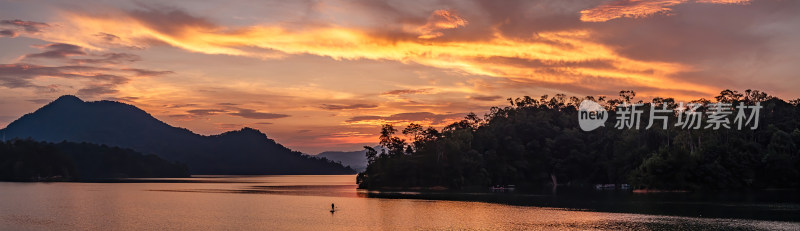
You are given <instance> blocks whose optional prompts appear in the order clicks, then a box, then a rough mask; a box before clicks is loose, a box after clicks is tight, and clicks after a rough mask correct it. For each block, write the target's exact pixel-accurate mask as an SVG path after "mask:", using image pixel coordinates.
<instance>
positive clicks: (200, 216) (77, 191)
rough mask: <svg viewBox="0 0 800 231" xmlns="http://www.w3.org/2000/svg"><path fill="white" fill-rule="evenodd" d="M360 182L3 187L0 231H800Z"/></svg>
mask: <svg viewBox="0 0 800 231" xmlns="http://www.w3.org/2000/svg"><path fill="white" fill-rule="evenodd" d="M354 179H355V176H352V175H348V176H258V177H198V178H192V179H190V180H182V179H175V180H159V181H158V182H154V181H142V182H134V183H7V182H0V230H76V229H81V230H85V229H92V230H163V229H182V230H442V229H446V230H463V229H467V230H498V229H500V230H507V229H512V230H519V229H534V230H541V229H560V230H563V229H576V230H587V229H590V230H591V229H601V230H602V229H607V230H619V229H632V230H647V229H650V230H663V229H740V230H759V229H769V230H774V229H779V230H780V229H782V230H800V223H797V222H786V221H763V220H749V219H720V218H698V217H681V216H661V215H642V214H632V213H619V212H616V213H607V212H593V211H585V210H581V211H577V210H574V209H559V208H544V207H535V206H518V205H508V204H502V203H485V202H473V201H448V200H423V199H390V198H375V197H374V194H371V193H368V192H365V191H359V190H357V189H356V186H355V185H354V183H353V182H354ZM331 203H335V204H336V206H337V209H338V211H337V212H336V213H333V214H332V213H330V212H329V210H330V204H331ZM791 209H793V208H789V210H791ZM787 211H788V210H787Z"/></svg>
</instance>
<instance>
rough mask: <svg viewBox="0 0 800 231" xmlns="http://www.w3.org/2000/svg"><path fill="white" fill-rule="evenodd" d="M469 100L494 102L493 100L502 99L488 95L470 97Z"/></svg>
mask: <svg viewBox="0 0 800 231" xmlns="http://www.w3.org/2000/svg"><path fill="white" fill-rule="evenodd" d="M469 98H470V99H472V100H477V101H495V100H498V99H502V98H503V97H502V96H499V95H489V96H483V95H474V96H470V97H469Z"/></svg>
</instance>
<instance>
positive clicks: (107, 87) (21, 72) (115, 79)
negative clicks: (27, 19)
mask: <svg viewBox="0 0 800 231" xmlns="http://www.w3.org/2000/svg"><path fill="white" fill-rule="evenodd" d="M136 76H141V75H131V74H130V71H124V70H118V69H114V68H106V67H93V66H75V65H72V66H41V65H33V64H24V63H22V64H0V86H3V87H7V88H34V89H37V90H40V91H46V92H54V91H56V90H57V89H58V88H59V87H58V86H55V85H47V86H45V85H39V84H35V83H34V82H35V79H36V78H38V77H57V78H64V79H69V80H75V81H87V82H90V84H89V85H87V86H85V87H83V88H81V89H79V90H78V92H77V93H76V94H78V95H81V96H95V95H102V94H112V93H116V92H117V90H116V87H117V86H118V85H121V84H126V83H128V82H129V81H130V78H132V77H136Z"/></svg>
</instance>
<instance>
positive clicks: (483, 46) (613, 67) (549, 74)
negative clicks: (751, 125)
mask: <svg viewBox="0 0 800 231" xmlns="http://www.w3.org/2000/svg"><path fill="white" fill-rule="evenodd" d="M661 2H662V5H663V4H666V3H663V2H669V1H661ZM672 2H682V1H672ZM676 4H677V3H676ZM644 5H645V6H646V5H648V4H644ZM656 5H658V4H656ZM651 7H654V6H652V5H651ZM642 12H646V11H642ZM122 15H124V16H114V17H110V16H99V15H90V14H78V13H67V14H65V19H66V20H67V21H66V22H63V23H61V26H60V27H59V28H60V29H59V30H53V31H50V32H49V33H45V35H43V36H45V37H46V38H45V39H47V40H49V41H59V42H70V43H73V44H78V45H82V46H84V47H87V48H90V49H91V48H94V49H102V44H106V43H108V40H107V39H103V38H102V37H98V36H96V35H97V34H100V33H103V34H108V35H113V36H115V38H117V39H115V40H114V41H115V42H116V43H117V45H120V46H126V47H147V46H152V45H154V44H168V45H171V46H175V47H179V48H182V49H185V50H188V51H192V52H198V53H205V54H226V55H236V56H248V57H257V58H281V57H284V56H286V55H294V54H312V55H318V56H325V57H331V58H333V59H336V60H341V59H347V60H357V59H369V60H392V61H399V62H403V63H417V64H422V65H425V66H431V67H436V68H443V69H449V70H455V71H460V72H464V73H467V74H473V75H485V76H492V77H501V78H510V79H519V80H524V81H527V82H536V83H542V84H551V85H552V84H560V85H576V84H582V83H583V81H584V80H585V79H599V80H603V81H611V82H615V83H617V84H625V85H627V86H630V87H631V88H636V87H642V88H651V89H660V90H665V91H673V90H674V91H678V90H680V91H685V90H690V91H694V92H704V93H709V94H711V93H713V92H714V91H716V90H717V89H714V88H711V87H708V86H705V85H702V84H696V83H684V82H676V81H674V80H671V78H670V76H673V75H676V74H677V73H680V72H684V71H690V70H691V69H692V68H691V67H689V66H686V65H683V64H677V63H666V62H656V61H640V60H634V59H630V58H626V57H623V56H621V55H619V54H618V53H616V52H615V51H614V49H613V48H612V47H608V46H605V45H603V44H600V43H596V42H593V41H592V36H593V32H591V31H588V30H568V31H557V32H541V33H538V34H537V35H536V36H532V37H530V38H509V37H505V36H504V35H502V34H501V33H495V34H494V35H493V37H492V38H491V39H488V40H479V41H435V40H428V39H418V38H414V37H410V36H409V37H402V36H398V37H393V38H387V37H384V36H379V35H375V34H373V33H370V31H365V30H359V29H355V28H346V27H340V26H335V25H330V26H318V27H313V28H303V29H286V28H283V27H280V26H272V25H255V26H249V27H240V28H227V27H223V26H218V25H214V24H211V23H208V22H205V21H203V20H202V19H198V18H193V17H191V16H188V15H181V14H180V13H175V12H149V13H147V14H143V13H137V14H130V13H129V14H124V13H123V14H122ZM153 15H155V16H153ZM174 15H178V16H180V17H175V16H174ZM169 17H175V18H169ZM154 18H155V19H158V22H160V23H152V21H153V20H154ZM427 25H428V26H427V27H429V28H430V29H432V30H431V31H435V30H433V29H436V28H454V27H458V26H459V25H466V21H465V20H463V19H462V18H460V17H459V16H457V15H455V14H453V13H452V12H449V11H436V12H434V14H433V16H431V19H429V22H428V24H427ZM98 44H99V45H98ZM253 48H258V49H253ZM585 63H588V64H587V65H581V64H585ZM591 63H602V65H591ZM588 87H589V88H590V89H593V90H599V89H602V86H599V85H589V86H588Z"/></svg>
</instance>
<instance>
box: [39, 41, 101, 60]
mask: <svg viewBox="0 0 800 231" xmlns="http://www.w3.org/2000/svg"><path fill="white" fill-rule="evenodd" d="M37 47H39V48H42V49H44V50H45V51H44V52H42V53H35V54H27V55H25V58H26V59H27V58H48V59H63V58H67V57H69V56H76V55H86V52H84V51H83V48H82V47H80V46H75V45H72V44H66V43H52V44H47V45H44V46H37Z"/></svg>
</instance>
